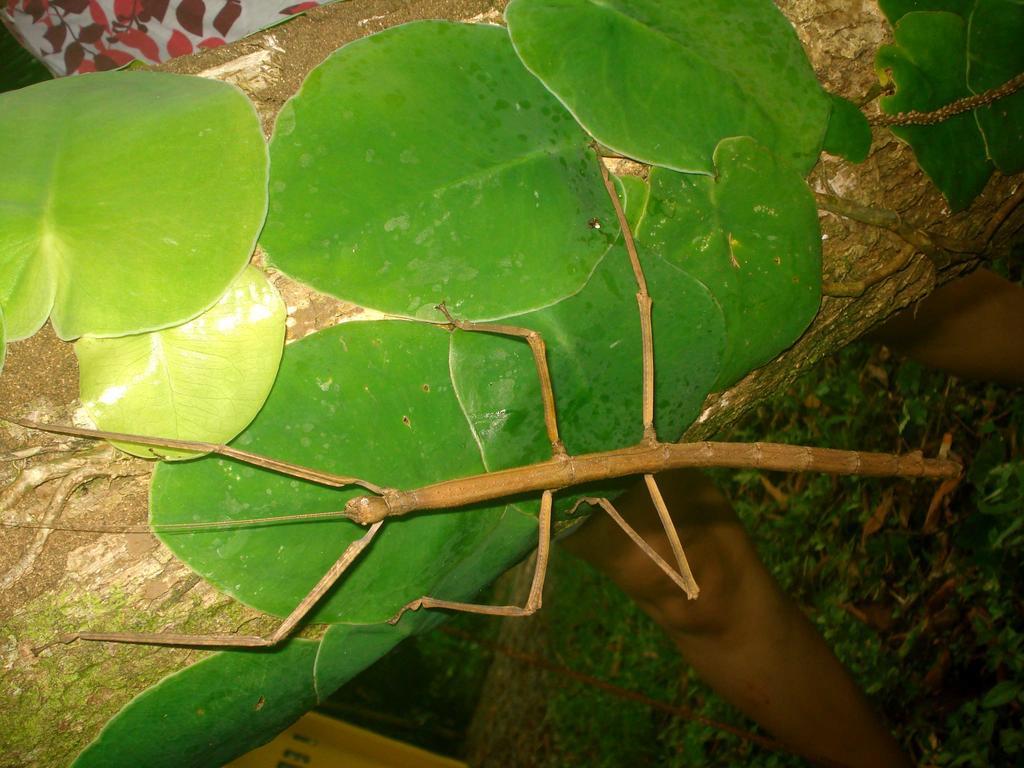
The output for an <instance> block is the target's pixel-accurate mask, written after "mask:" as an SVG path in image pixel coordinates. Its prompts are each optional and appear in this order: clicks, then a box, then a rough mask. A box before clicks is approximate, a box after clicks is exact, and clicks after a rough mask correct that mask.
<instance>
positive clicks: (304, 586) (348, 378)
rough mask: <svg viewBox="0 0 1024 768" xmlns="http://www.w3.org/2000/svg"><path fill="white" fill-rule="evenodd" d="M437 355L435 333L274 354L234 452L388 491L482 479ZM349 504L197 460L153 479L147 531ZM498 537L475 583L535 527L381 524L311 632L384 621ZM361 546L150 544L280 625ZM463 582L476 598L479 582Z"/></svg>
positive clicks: (373, 337) (225, 535)
mask: <svg viewBox="0 0 1024 768" xmlns="http://www.w3.org/2000/svg"><path fill="white" fill-rule="evenodd" d="M448 344H449V332H448V331H446V330H444V329H443V328H441V327H438V326H433V325H425V324H421V323H410V322H402V321H379V322H362V323H348V324H344V325H341V326H337V327H335V328H331V329H328V330H326V331H321V332H320V333H317V334H312V335H310V336H308V337H306V338H305V339H303V340H301V341H298V342H296V343H294V344H291V345H289V346H288V347H287V348H286V349H285V354H284V359H283V360H282V364H281V370H280V372H279V374H278V378H277V381H276V382H275V384H274V388H273V390H272V391H271V394H270V397H269V398H268V399H267V403H266V405H265V406H264V408H263V409H262V410H261V411H260V413H259V415H258V416H257V418H256V419H255V420H254V421H253V423H252V424H251V425H250V426H249V428H248V429H246V431H245V432H243V433H242V434H241V435H240V436H239V438H238V439H237V440H236V441H235V443H234V444H235V445H236V446H237V447H240V448H244V449H246V450H250V451H255V452H257V453H261V454H264V455H269V456H273V457H274V458H278V459H282V460H284V461H289V462H292V463H298V464H303V465H305V466H310V467H315V468H317V469H321V470H324V471H328V472H335V473H338V474H346V475H354V476H356V477H362V478H364V479H366V480H369V481H372V482H376V483H378V484H383V485H387V486H390V487H398V488H410V487H416V486H419V485H423V484H426V483H429V482H434V481H438V480H443V479H448V478H451V477H457V476H460V475H469V474H475V473H478V472H481V471H483V463H482V461H481V458H480V449H479V446H478V445H477V443H476V441H475V439H474V437H473V434H472V433H471V431H470V429H469V427H468V425H467V424H466V421H465V418H464V416H463V413H462V410H461V407H460V405H459V402H458V399H457V397H456V395H455V392H454V390H453V387H452V383H451V379H450V373H449V369H448ZM357 493H362V491H361V490H360V489H356V490H352V489H343V490H332V489H329V488H324V487H322V486H316V485H313V484H312V483H308V482H303V481H299V480H296V479H294V478H289V477H285V476H283V475H280V474H276V473H272V472H266V471H262V470H259V469H256V468H254V467H251V466H244V465H241V464H239V463H237V462H233V461H227V460H221V459H213V458H205V459H201V460H198V461H193V462H181V463H177V464H173V465H169V464H162V465H161V466H160V467H158V468H157V471H156V472H155V474H154V478H153V486H152V491H151V494H150V503H151V519H152V521H153V522H154V523H156V524H158V525H159V524H161V523H171V522H198V521H204V520H224V519H246V518H253V517H267V516H281V515H290V514H293V513H301V512H322V511H330V510H337V509H340V508H341V507H342V506H343V505H344V503H345V502H346V501H347V500H348V499H349V498H352V497H353V496H355V495H357ZM510 518H511V520H510ZM498 526H506V534H508V535H507V536H506V538H508V541H507V542H506V543H504V544H503V545H502V548H499V549H498V550H496V551H498V552H499V554H500V556H498V557H497V559H496V560H486V559H485V565H487V568H485V571H486V574H485V576H486V579H487V580H489V579H493V578H494V577H495V576H497V575H498V573H500V571H501V569H503V568H505V567H507V566H508V565H509V564H510V562H509V549H510V548H511V551H512V552H513V553H514V554H515V555H517V556H519V557H521V556H522V555H523V554H525V553H526V552H527V551H528V550H529V549H530V548H531V547H532V546H533V545H534V543H535V542H536V520H535V518H534V517H532V516H530V515H528V514H524V513H522V512H519V511H517V510H516V509H514V508H512V507H506V506H505V505H504V504H496V505H492V506H487V507H483V506H481V507H476V508H472V509H466V510H460V511H457V512H437V513H430V514H416V515H411V516H409V517H404V518H400V519H396V520H393V521H389V522H388V523H386V524H385V526H384V528H383V529H382V530H381V532H380V533H379V534H378V536H377V538H376V540H375V541H374V542H373V544H372V546H371V547H370V549H369V550H368V551H367V552H365V553H364V554H363V555H362V557H360V559H359V560H357V561H356V563H355V565H354V566H353V568H352V569H351V570H350V572H349V573H347V574H346V575H345V577H344V578H343V579H342V581H341V582H340V583H339V584H338V585H337V586H336V587H335V588H334V590H332V592H331V593H330V595H329V596H328V597H327V598H326V599H325V600H324V602H323V603H322V604H321V605H320V606H319V607H318V609H317V610H316V613H315V616H316V619H317V620H319V621H347V622H359V623H364V622H380V621H384V620H386V619H388V618H390V617H391V616H392V615H394V613H395V612H396V611H397V610H398V609H399V608H400V607H401V606H402V605H404V604H405V603H406V602H407V601H409V600H412V599H415V598H417V597H420V596H422V595H424V594H427V593H433V590H434V589H435V587H437V586H438V585H440V584H442V582H443V581H444V580H445V579H446V578H447V577H448V576H449V574H450V572H452V571H453V570H454V569H456V568H457V566H458V565H459V564H460V563H462V562H464V561H465V560H466V559H467V558H469V557H470V556H471V555H472V554H473V553H474V551H475V550H476V549H477V548H478V547H480V546H482V545H483V544H486V543H488V542H490V536H491V534H492V532H493V530H494V529H495V528H496V527H498ZM508 526H511V529H510V530H509V529H508ZM362 534H363V529H362V528H361V527H359V526H357V525H355V524H353V523H350V522H348V521H346V520H343V519H338V520H329V521H322V522H312V523H303V524H292V525H264V526H245V527H238V528H232V529H223V530H212V531H202V532H194V533H176V532H168V533H163V534H160V536H161V538H162V539H163V540H164V542H165V543H166V544H167V545H168V546H169V547H170V548H171V550H172V551H174V553H175V554H176V555H177V556H178V557H179V558H180V559H182V560H183V561H184V562H186V563H187V564H188V565H189V567H190V568H192V569H193V570H194V571H196V572H197V573H199V574H200V575H201V576H203V577H204V578H206V579H208V580H209V581H211V582H212V583H213V584H214V585H216V586H217V587H218V588H220V589H222V590H223V591H225V592H227V593H228V594H231V595H233V596H235V597H237V598H238V599H239V600H242V601H243V602H245V603H247V604H249V605H252V606H253V607H255V608H258V609H260V610H263V611H266V612H268V613H273V614H276V615H284V614H286V613H288V612H289V611H291V610H292V609H293V608H294V607H295V606H296V605H297V604H298V603H299V601H300V600H301V598H302V597H304V596H305V594H306V593H307V592H308V591H309V589H310V588H311V587H312V586H313V585H314V584H315V583H316V582H317V581H318V580H319V578H320V577H321V576H322V575H323V574H324V573H325V572H326V571H327V568H328V567H329V566H330V565H331V564H332V563H333V562H334V561H335V560H336V559H337V558H338V556H339V555H340V554H341V553H342V551H343V550H344V549H345V547H346V546H347V545H348V544H349V543H350V542H352V541H354V540H355V539H356V538H358V537H359V536H361V535H362ZM488 546H490V544H489V545H488ZM484 557H485V558H486V556H484ZM513 562H514V560H513ZM472 578H473V579H474V581H473V582H472V584H473V585H475V586H476V587H479V586H480V585H482V584H484V583H487V582H486V581H480V580H479V579H480V578H483V577H480V576H473V577H472Z"/></svg>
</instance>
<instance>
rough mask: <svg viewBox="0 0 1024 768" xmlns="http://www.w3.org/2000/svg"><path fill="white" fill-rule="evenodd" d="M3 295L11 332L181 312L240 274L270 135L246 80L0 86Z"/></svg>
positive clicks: (156, 77) (130, 321)
mask: <svg viewBox="0 0 1024 768" xmlns="http://www.w3.org/2000/svg"><path fill="white" fill-rule="evenodd" d="M0 167H3V169H4V171H3V173H4V184H3V187H2V188H0V305H3V307H4V312H5V314H6V316H7V323H8V334H9V336H10V338H12V339H20V338H24V337H26V336H29V335H31V334H32V333H34V332H35V331H36V330H37V329H38V328H39V327H40V326H41V325H42V324H43V322H44V321H45V320H46V318H47V316H48V315H50V314H51V310H52V322H53V325H54V328H55V330H56V331H57V333H58V335H60V336H61V338H64V339H72V338H76V337H78V336H80V335H82V334H86V333H89V334H93V335H97V336H116V335H121V334H126V333H136V332H139V331H149V330H154V329H158V328H165V327H168V326H171V325H176V324H178V323H182V322H184V321H185V320H188V319H189V318H192V317H194V316H195V315H197V314H198V313H199V312H201V311H202V310H204V309H206V308H207V307H209V306H211V305H212V304H213V303H214V302H215V301H216V300H217V298H218V297H219V296H220V295H221V294H222V293H223V292H224V289H225V288H226V287H227V285H228V284H229V283H230V282H231V281H232V280H233V279H234V278H235V277H236V276H237V275H238V274H239V273H240V272H241V270H242V268H243V267H244V265H245V263H246V261H247V260H248V258H249V256H250V254H251V253H252V247H253V242H254V240H255V237H256V233H257V232H258V230H259V227H260V223H261V221H262V218H263V214H264V211H265V205H266V187H265V184H266V147H265V144H264V142H263V137H262V135H261V133H260V126H259V121H258V120H257V119H256V115H255V112H254V110H253V108H252V105H251V104H250V103H249V102H248V100H247V99H246V98H245V97H244V96H243V95H242V94H241V92H239V91H238V90H237V89H236V88H233V87H231V86H228V85H225V84H223V83H218V82H214V81H212V80H205V79H201V78H193V77H183V76H179V75H170V74H163V73H152V72H117V73H102V74H93V75H90V76H89V77H75V78H64V79H60V80H54V81H51V82H47V83H40V84H38V85H35V86H32V87H30V88H25V89H22V90H20V91H14V92H11V93H4V94H0Z"/></svg>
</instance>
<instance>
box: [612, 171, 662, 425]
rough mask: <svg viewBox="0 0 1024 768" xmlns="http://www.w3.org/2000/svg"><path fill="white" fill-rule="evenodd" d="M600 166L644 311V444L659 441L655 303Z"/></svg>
mask: <svg viewBox="0 0 1024 768" xmlns="http://www.w3.org/2000/svg"><path fill="white" fill-rule="evenodd" d="M597 164H598V166H600V168H601V178H602V179H603V180H604V188H605V189H606V190H607V191H608V197H610V198H611V201H612V207H613V208H614V209H615V217H616V218H617V219H618V221H619V230H620V231H621V232H622V238H623V240H624V241H625V243H626V252H627V253H628V254H629V263H630V264H631V265H632V267H633V276H634V277H635V278H636V287H637V292H636V302H637V306H638V307H639V308H640V338H641V342H642V350H643V388H642V391H643V401H642V405H641V409H642V415H643V422H644V437H643V439H644V442H646V443H651V444H653V443H656V442H658V433H657V431H656V430H655V428H654V331H653V328H652V322H651V307H652V305H653V301H652V299H651V295H650V294H649V293H648V292H647V278H645V277H644V269H643V267H642V266H641V265H640V257H639V255H637V252H636V243H635V242H634V241H633V233H632V232H631V231H630V229H629V222H627V221H626V213H625V212H624V211H623V210H622V204H621V203H620V202H619V196H618V194H616V192H615V185H614V184H613V183H612V180H611V178H610V177H609V176H608V169H607V168H606V167H605V164H604V163H603V162H602V161H601V160H600V158H598V163H597Z"/></svg>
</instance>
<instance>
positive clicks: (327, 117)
mask: <svg viewBox="0 0 1024 768" xmlns="http://www.w3.org/2000/svg"><path fill="white" fill-rule="evenodd" d="M587 142H588V137H587V136H586V134H584V133H583V132H582V131H581V130H580V129H579V127H578V126H577V125H576V124H575V123H574V122H573V120H572V118H571V116H570V115H569V114H568V113H567V112H566V111H565V110H564V109H562V107H561V106H560V105H559V104H558V102H557V101H556V100H555V99H554V98H553V97H552V96H551V95H550V94H549V93H548V92H547V91H545V90H544V88H543V87H542V86H541V85H540V84H539V83H538V82H537V81H536V80H535V79H534V78H533V77H531V76H530V74H529V73H528V72H527V71H526V70H525V69H524V68H523V66H522V64H521V63H520V62H519V60H518V59H517V58H516V56H515V53H514V51H513V50H512V47H511V45H510V43H509V41H508V36H507V34H506V33H505V31H504V30H503V29H501V28H498V27H487V26H477V25H462V24H450V23H447V22H419V23H413V24H408V25H405V26H401V27H396V28H393V29H390V30H387V31H385V32H381V33H379V34H376V35H373V36H371V37H368V38H365V39H363V40H359V41H357V42H354V43H351V44H350V45H347V46H345V47H344V48H342V49H340V50H338V51H337V52H336V53H334V54H333V55H332V56H331V57H330V58H328V59H327V61H325V62H324V63H323V64H322V65H320V66H319V67H318V68H317V69H316V70H314V71H313V72H312V73H310V75H309V77H308V78H307V80H306V82H305V83H304V84H303V86H302V89H301V90H300V91H299V93H298V94H297V95H296V96H295V97H294V98H293V99H291V100H290V101H289V102H288V103H287V104H286V105H285V107H284V108H283V109H282V111H281V114H280V116H279V117H278V120H277V126H276V128H275V131H274V136H273V139H272V141H271V156H272V160H273V162H272V179H271V202H270V214H269V217H268V220H267V226H266V229H265V231H264V233H263V235H262V238H261V243H262V245H263V246H264V247H265V248H266V250H267V252H268V254H269V256H270V260H271V261H272V263H273V264H274V265H276V266H278V267H279V268H281V269H282V270H284V271H285V272H287V273H288V274H290V275H292V276H294V277H297V278H299V279H301V280H304V281H306V282H308V283H310V284H311V285H313V286H315V287H316V288H318V289H319V290H321V291H325V292H328V293H330V294H332V295H334V296H338V297H340V298H344V299H347V300H350V301H354V302H356V303H359V304H362V305H364V306H369V307H373V308H376V309H380V310H384V311H387V312H391V313H394V314H400V315H407V316H430V317H434V318H439V317H440V316H439V315H438V314H437V313H436V312H435V310H434V309H433V308H434V306H435V305H437V304H439V303H440V302H442V301H445V302H447V304H448V306H449V307H450V308H451V310H452V311H453V312H455V313H457V314H458V315H460V316H462V317H471V318H474V319H481V318H487V317H496V316H501V315H505V314H508V313H509V312H522V311H526V310H529V309H531V308H534V307H538V306H544V305H546V304H548V303H550V302H551V301H554V300H557V299H558V298H560V297H562V296H565V295H567V294H569V293H572V292H573V291H575V290H577V289H578V288H579V287H580V286H581V285H582V284H583V283H584V282H585V281H586V279H587V276H588V275H589V274H590V272H591V270H592V269H593V267H594V265H595V264H596V263H597V261H598V260H599V259H600V258H601V256H602V255H603V254H604V252H605V251H606V250H607V247H608V239H609V236H610V235H609V234H608V233H607V232H605V231H600V230H596V229H594V228H592V227H591V226H589V225H588V222H589V221H590V220H591V219H593V218H595V217H597V218H600V219H601V220H607V221H612V214H611V208H610V204H609V201H608V200H607V197H606V195H605V191H604V188H603V187H602V185H601V181H600V178H599V177H598V169H597V165H596V162H595V161H594V157H593V153H592V152H591V151H590V150H588V148H587Z"/></svg>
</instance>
